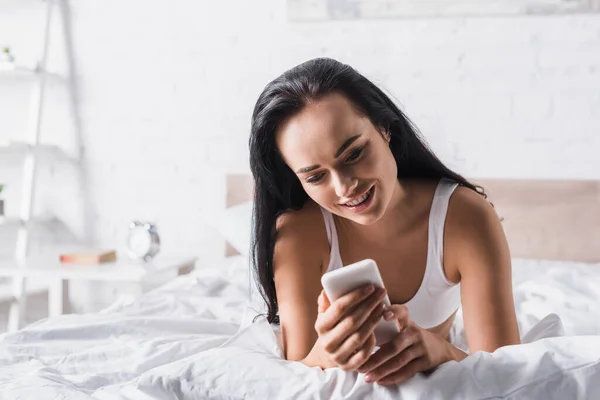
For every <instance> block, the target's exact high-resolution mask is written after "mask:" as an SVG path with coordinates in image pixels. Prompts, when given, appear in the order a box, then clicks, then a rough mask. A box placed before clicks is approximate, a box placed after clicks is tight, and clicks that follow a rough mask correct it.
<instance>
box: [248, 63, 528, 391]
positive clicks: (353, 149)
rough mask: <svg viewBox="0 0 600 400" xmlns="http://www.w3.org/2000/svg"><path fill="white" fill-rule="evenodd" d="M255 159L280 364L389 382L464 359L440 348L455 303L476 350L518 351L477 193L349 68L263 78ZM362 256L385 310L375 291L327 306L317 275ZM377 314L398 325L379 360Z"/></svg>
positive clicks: (491, 220) (319, 67)
mask: <svg viewBox="0 0 600 400" xmlns="http://www.w3.org/2000/svg"><path fill="white" fill-rule="evenodd" d="M250 164H251V169H252V173H253V176H254V180H255V193H254V196H255V199H254V229H255V231H254V238H253V240H254V242H253V245H252V257H253V262H254V268H255V270H256V274H257V277H258V280H259V284H260V285H259V286H260V288H261V291H262V295H263V297H264V299H265V302H266V303H267V307H268V316H267V317H268V320H269V322H275V323H277V322H280V323H281V328H282V336H283V346H284V352H285V355H286V357H287V359H289V360H300V361H302V362H303V363H305V364H307V365H310V366H320V367H323V368H326V367H334V366H339V367H341V368H343V369H345V370H359V371H361V372H365V373H368V375H367V378H368V380H372V381H377V382H379V383H383V384H385V383H396V382H399V381H401V380H404V379H407V378H408V377H410V376H412V375H414V374H415V373H416V372H419V371H426V370H430V369H432V368H435V367H437V366H438V365H440V364H441V363H443V362H445V361H449V360H458V359H461V358H463V357H465V354H464V353H463V352H461V351H460V350H458V349H456V348H455V347H453V346H452V345H450V343H449V342H448V334H449V331H450V327H451V325H452V322H453V319H454V315H455V313H456V310H457V309H458V307H459V306H460V305H461V304H462V307H463V314H464V320H465V327H466V332H467V339H468V343H469V349H470V350H471V351H477V350H485V351H493V350H495V349H497V348H498V347H500V346H503V345H507V344H514V343H518V342H519V333H518V328H517V323H516V318H515V312H514V304H513V298H512V289H511V270H510V253H509V250H508V245H507V243H506V238H505V237H504V233H503V230H502V227H501V225H500V221H499V218H498V216H497V215H496V213H495V211H494V209H493V207H492V206H491V205H490V203H489V202H487V200H486V195H485V193H484V190H483V188H481V187H477V186H475V185H473V184H472V183H470V182H469V181H467V180H466V179H465V178H463V177H462V176H460V175H459V174H457V173H455V172H453V171H451V170H450V169H448V168H447V167H446V166H444V165H443V163H442V162H441V161H440V160H439V159H438V158H437V157H436V156H435V155H434V153H433V152H432V151H431V150H430V149H429V148H428V147H427V145H426V144H425V142H424V141H423V140H422V139H421V138H420V136H419V134H418V132H417V130H416V128H415V127H414V126H413V124H412V123H411V122H410V121H409V119H408V118H407V117H406V116H405V115H404V114H403V113H402V112H401V111H400V110H399V109H398V107H397V106H396V105H395V104H394V103H393V102H392V101H391V100H390V99H389V98H388V97H387V96H386V95H385V94H384V93H383V92H382V91H381V90H380V89H379V88H378V87H377V86H375V85H374V84H373V83H371V82H370V81H369V80H368V79H366V78H365V77H363V76H362V75H361V74H359V73H358V72H357V71H356V70H354V69H353V68H351V67H350V66H348V65H345V64H342V63H339V62H337V61H335V60H332V59H315V60H310V61H307V62H305V63H303V64H301V65H299V66H297V67H295V68H293V69H291V70H289V71H287V72H285V73H284V74H283V75H282V76H280V77H279V78H277V79H275V80H274V81H272V82H271V83H269V84H268V85H267V87H266V88H265V89H264V91H263V93H262V94H261V95H260V97H259V99H258V101H257V103H256V106H255V109H254V113H253V118H252V129H251V136H250ZM366 258H371V259H373V260H375V261H376V262H377V264H378V266H379V268H380V273H381V276H382V278H383V281H384V284H385V287H386V288H387V290H388V293H387V294H388V296H389V298H390V301H391V303H392V306H391V308H389V309H383V306H382V304H381V302H382V299H383V298H384V297H385V292H382V291H380V290H371V291H361V290H358V289H357V290H355V291H353V292H350V293H349V294H347V295H346V296H342V297H341V298H339V299H337V300H336V301H335V302H333V304H330V302H329V300H328V299H327V297H326V296H325V295H324V294H323V293H322V291H321V285H320V278H321V275H322V274H324V273H325V272H327V271H331V270H334V269H337V268H341V267H342V266H343V265H348V264H351V263H354V262H356V261H360V260H363V259H366ZM317 303H318V306H317ZM384 313H385V315H391V317H389V316H388V317H386V318H395V319H397V320H398V323H399V324H400V325H401V327H402V328H403V329H402V331H401V333H400V334H399V335H398V337H397V338H396V339H395V340H393V341H391V342H389V343H387V344H385V345H384V346H382V347H381V349H379V350H378V351H377V352H375V353H373V350H374V347H375V340H374V336H373V330H374V328H375V325H376V324H377V322H378V321H379V320H380V319H381V318H382V317H383V316H384Z"/></svg>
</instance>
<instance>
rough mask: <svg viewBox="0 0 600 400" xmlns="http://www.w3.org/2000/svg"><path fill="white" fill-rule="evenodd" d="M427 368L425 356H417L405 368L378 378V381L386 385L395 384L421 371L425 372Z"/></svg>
mask: <svg viewBox="0 0 600 400" xmlns="http://www.w3.org/2000/svg"><path fill="white" fill-rule="evenodd" d="M427 369H428V365H427V360H426V359H425V357H421V358H416V359H414V360H412V361H411V362H410V363H408V364H407V365H405V366H404V368H402V369H400V370H399V371H396V372H394V373H391V374H389V375H388V376H385V377H383V378H382V379H380V380H378V381H377V383H378V384H380V385H384V386H387V385H395V384H398V383H402V382H405V381H406V380H408V379H410V378H412V377H413V376H415V375H416V374H418V373H419V372H423V371H425V370H427Z"/></svg>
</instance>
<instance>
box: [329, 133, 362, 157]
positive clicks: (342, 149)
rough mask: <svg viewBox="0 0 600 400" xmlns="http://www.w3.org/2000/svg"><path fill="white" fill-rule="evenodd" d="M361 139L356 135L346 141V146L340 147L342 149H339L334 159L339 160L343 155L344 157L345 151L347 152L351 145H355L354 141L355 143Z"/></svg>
mask: <svg viewBox="0 0 600 400" xmlns="http://www.w3.org/2000/svg"><path fill="white" fill-rule="evenodd" d="M359 137H360V135H354V136H352V137H351V138H350V139H348V140H346V141H345V142H344V144H343V145H341V146H340V148H339V149H338V151H336V152H335V155H334V156H333V157H334V158H338V157H339V156H341V155H342V153H343V152H344V151H346V149H347V148H348V147H350V145H352V143H354V141H355V140H356V139H358V138H359Z"/></svg>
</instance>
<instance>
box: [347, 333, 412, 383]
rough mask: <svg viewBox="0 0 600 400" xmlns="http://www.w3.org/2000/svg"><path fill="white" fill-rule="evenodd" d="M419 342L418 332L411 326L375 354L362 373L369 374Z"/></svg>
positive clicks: (362, 368) (361, 368) (362, 369)
mask: <svg viewBox="0 0 600 400" xmlns="http://www.w3.org/2000/svg"><path fill="white" fill-rule="evenodd" d="M417 340H418V337H417V335H416V331H415V329H414V328H412V327H411V326H410V325H409V327H408V328H406V329H403V330H402V332H400V334H399V335H398V336H397V337H396V338H395V339H394V340H392V341H390V342H387V343H386V344H384V345H383V346H381V348H380V349H379V350H377V352H376V353H375V354H373V355H372V356H371V357H370V358H369V361H367V362H366V363H365V364H364V365H362V366H361V367H360V369H359V371H360V372H362V373H368V372H369V371H372V370H374V369H376V368H377V367H379V366H380V365H382V364H383V363H385V362H386V361H388V360H390V359H391V358H393V357H396V355H398V354H400V352H402V351H403V350H404V349H406V348H408V347H409V346H412V345H413V344H415V343H416V342H417Z"/></svg>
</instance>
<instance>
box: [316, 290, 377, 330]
mask: <svg viewBox="0 0 600 400" xmlns="http://www.w3.org/2000/svg"><path fill="white" fill-rule="evenodd" d="M374 290H375V287H374V286H373V285H366V286H363V287H361V288H359V289H356V290H353V291H351V292H350V293H347V294H345V295H343V296H341V297H340V298H339V299H337V300H335V301H334V302H333V304H331V306H330V307H329V308H328V309H327V311H325V313H324V314H325V315H324V317H325V318H323V319H322V322H321V326H320V327H319V328H320V330H321V331H323V332H327V331H330V330H331V329H333V327H335V326H336V325H337V324H338V322H339V321H340V320H341V319H342V318H343V317H344V316H345V315H346V313H347V312H348V311H350V310H351V309H352V308H354V306H356V305H357V304H359V303H360V302H361V301H363V300H364V299H366V298H367V297H369V296H370V295H371V294H372V293H373V292H374Z"/></svg>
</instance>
